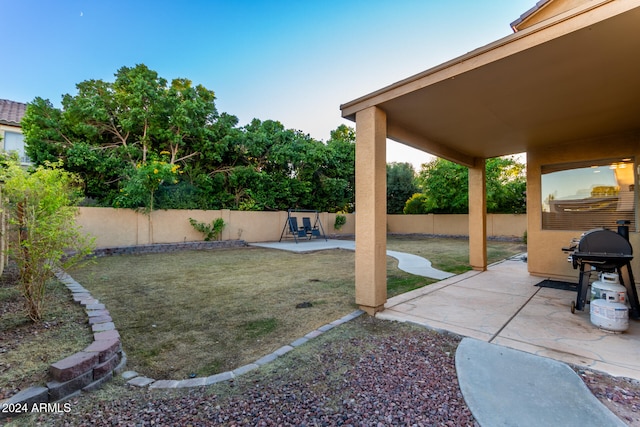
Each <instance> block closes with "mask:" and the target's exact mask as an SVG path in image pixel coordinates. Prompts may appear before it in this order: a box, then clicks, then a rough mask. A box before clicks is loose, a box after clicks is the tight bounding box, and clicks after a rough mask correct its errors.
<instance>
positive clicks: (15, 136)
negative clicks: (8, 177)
mask: <svg viewBox="0 0 640 427" xmlns="http://www.w3.org/2000/svg"><path fill="white" fill-rule="evenodd" d="M4 151H6V152H8V153H10V152H12V151H15V152H16V153H18V157H19V158H20V162H21V163H30V162H31V160H30V159H29V157H27V155H26V153H25V152H24V136H23V135H22V134H21V133H19V132H9V131H6V132H5V133H4Z"/></svg>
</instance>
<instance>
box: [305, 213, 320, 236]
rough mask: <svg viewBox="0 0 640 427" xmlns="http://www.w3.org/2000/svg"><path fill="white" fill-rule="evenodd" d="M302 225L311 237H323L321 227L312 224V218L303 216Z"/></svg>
mask: <svg viewBox="0 0 640 427" xmlns="http://www.w3.org/2000/svg"><path fill="white" fill-rule="evenodd" d="M302 227H303V228H304V231H305V233H306V234H307V235H308V236H309V238H311V237H321V236H322V234H321V233H320V229H319V228H318V227H312V226H311V218H309V217H306V216H305V217H303V218H302Z"/></svg>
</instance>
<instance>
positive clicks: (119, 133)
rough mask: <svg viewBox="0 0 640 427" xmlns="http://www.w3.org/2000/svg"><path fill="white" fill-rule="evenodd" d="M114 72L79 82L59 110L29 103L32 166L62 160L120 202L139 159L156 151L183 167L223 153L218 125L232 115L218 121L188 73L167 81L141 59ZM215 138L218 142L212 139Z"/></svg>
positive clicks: (91, 190)
mask: <svg viewBox="0 0 640 427" xmlns="http://www.w3.org/2000/svg"><path fill="white" fill-rule="evenodd" d="M115 77H116V79H115V81H114V82H113V83H109V82H104V81H102V80H87V81H84V82H81V83H79V84H78V85H77V89H78V93H77V94H76V95H75V96H71V95H68V94H67V95H65V96H64V97H63V99H62V107H63V108H62V110H58V109H56V108H54V107H53V106H52V104H51V102H49V101H48V100H43V99H41V98H36V99H35V100H34V101H33V102H32V103H30V104H29V105H28V106H27V111H26V114H25V117H24V119H23V123H22V126H23V132H24V134H25V141H26V144H27V153H28V154H29V156H30V157H31V159H32V161H33V162H34V163H35V164H38V165H41V164H44V162H46V161H57V160H59V159H60V160H63V162H64V165H65V168H66V169H67V170H69V171H71V172H77V173H79V174H80V175H81V176H82V178H83V179H84V181H85V183H86V195H87V196H88V197H94V198H97V199H99V200H101V201H102V202H103V204H113V203H114V201H115V200H116V199H117V200H118V201H119V203H121V202H122V194H120V193H121V192H120V191H119V190H120V189H122V188H124V187H126V186H127V185H128V184H127V182H128V181H129V180H132V179H134V180H135V179H137V177H138V170H139V167H138V165H145V164H146V163H147V162H148V161H154V159H158V158H160V157H161V156H160V153H161V152H166V153H168V159H167V162H168V163H169V164H181V166H182V167H183V170H189V169H191V168H190V167H187V166H192V165H191V164H192V163H197V162H198V161H200V160H205V161H206V162H208V163H212V162H216V161H220V160H221V159H222V155H223V153H224V151H225V150H226V146H225V144H226V141H224V135H225V134H226V129H221V128H223V127H224V126H225V125H235V121H234V118H230V117H228V116H224V117H222V123H219V119H221V116H220V115H218V113H217V110H216V107H215V103H214V100H215V96H214V93H213V92H212V91H210V90H207V89H206V88H204V87H203V86H200V85H199V86H195V87H194V86H193V85H192V84H191V81H189V80H187V79H175V80H173V81H172V82H171V84H170V85H169V84H168V82H167V81H166V80H165V79H163V78H161V77H159V76H158V74H157V73H156V72H155V71H152V70H150V69H148V68H147V67H146V66H145V65H137V66H136V67H133V68H129V67H122V68H121V69H119V70H118V72H117V73H116V74H115ZM220 136H221V137H222V139H223V141H219V140H217V139H216V137H220ZM194 168H195V169H196V170H201V169H202V168H199V167H198V166H197V165H194ZM205 170H206V168H205ZM190 176H191V175H187V177H190ZM165 184H168V182H165ZM129 204H135V201H133V200H132V201H130V203H129Z"/></svg>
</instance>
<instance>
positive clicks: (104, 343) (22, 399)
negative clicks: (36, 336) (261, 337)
mask: <svg viewBox="0 0 640 427" xmlns="http://www.w3.org/2000/svg"><path fill="white" fill-rule="evenodd" d="M244 246H247V243H246V242H245V241H243V240H227V241H213V242H184V243H167V244H156V245H139V246H120V247H113V248H102V249H97V250H95V251H94V252H93V255H94V256H96V257H101V256H110V255H123V254H143V253H160V252H175V251H179V250H189V249H194V250H202V249H217V248H234V247H244ZM55 275H56V277H57V279H58V280H59V281H60V282H61V283H63V284H64V285H65V286H66V287H67V289H69V290H70V291H71V293H72V296H73V300H74V301H75V302H77V303H79V304H80V305H83V306H84V307H85V311H86V312H87V316H88V318H89V325H91V330H92V331H93V342H92V343H91V344H90V345H89V346H88V347H86V348H85V349H84V350H82V351H79V352H77V353H75V354H73V355H71V356H69V357H66V358H64V359H62V360H60V361H58V362H56V363H54V364H52V365H50V367H49V372H50V375H51V377H52V378H53V381H49V382H47V384H46V387H45V386H32V387H29V388H27V389H24V390H21V391H19V392H18V393H17V394H15V395H13V396H11V397H10V398H9V399H6V400H3V401H1V403H3V404H5V405H8V407H9V406H11V405H15V406H18V407H23V405H27V407H28V408H31V407H32V406H33V405H34V404H40V403H55V402H59V401H62V400H66V399H69V398H71V397H73V396H76V395H78V394H80V393H81V392H83V391H85V392H89V391H93V390H97V389H98V388H100V387H101V386H102V385H104V384H105V383H107V382H109V381H110V380H111V379H112V378H113V377H114V376H115V375H120V374H122V376H123V378H124V379H125V380H128V381H127V384H129V385H132V386H137V387H146V386H149V388H150V389H154V388H184V387H199V386H207V385H212V384H215V383H219V382H222V381H229V380H232V379H233V378H235V377H237V376H240V375H242V374H245V373H247V372H249V371H252V370H254V369H257V368H259V367H260V366H262V365H265V364H267V363H269V362H272V361H273V360H275V359H277V358H278V357H280V356H282V355H284V354H286V353H288V352H289V351H291V350H293V349H294V348H295V347H299V346H301V345H302V344H304V343H306V342H307V341H309V340H310V339H312V338H316V337H318V336H320V335H322V334H323V333H325V332H327V331H329V330H331V329H333V328H335V327H336V326H339V325H342V324H343V323H346V322H349V321H351V320H353V319H355V318H357V317H359V316H360V315H362V314H363V313H364V311H362V310H356V311H354V312H352V313H350V314H347V315H346V316H343V317H341V318H340V319H338V320H335V321H333V322H331V323H328V324H326V325H324V326H321V327H320V328H318V329H316V330H314V331H311V332H309V333H308V334H306V335H305V336H304V337H302V338H299V339H297V340H295V341H293V342H292V343H291V344H289V345H285V346H283V347H280V348H279V349H277V350H276V351H274V352H273V353H271V354H268V355H266V356H264V357H261V358H260V359H258V360H256V361H255V362H254V363H250V364H248V365H244V366H241V367H239V368H237V369H234V370H233V371H227V372H222V373H219V374H215V375H211V376H209V377H198V378H190V379H188V380H154V379H152V378H147V377H142V376H139V375H138V374H137V373H136V372H133V371H127V372H125V369H126V365H127V356H126V354H125V352H124V351H123V350H122V343H121V342H120V334H119V333H118V331H117V330H116V328H115V324H114V323H113V319H111V315H110V314H109V311H108V310H107V309H106V307H105V305H104V304H102V303H100V301H98V300H97V299H95V298H93V297H92V296H91V294H90V293H89V291H88V290H87V289H85V288H84V287H83V286H82V285H81V284H80V283H78V282H76V281H75V280H74V279H73V278H72V277H71V276H69V275H68V274H67V273H66V272H64V271H57V272H56V273H55ZM16 415H20V414H19V413H11V412H2V413H0V420H2V419H5V418H9V417H11V416H16Z"/></svg>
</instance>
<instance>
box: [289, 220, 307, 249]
mask: <svg viewBox="0 0 640 427" xmlns="http://www.w3.org/2000/svg"><path fill="white" fill-rule="evenodd" d="M289 232H290V233H291V234H293V238H294V239H295V241H296V243H298V237H304V238H306V237H307V232H306V231H305V229H304V228H298V218H296V217H295V216H291V217H289Z"/></svg>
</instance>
